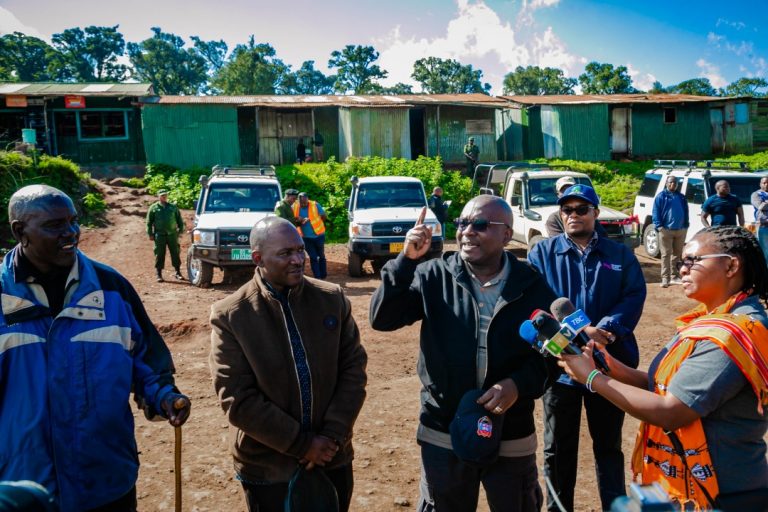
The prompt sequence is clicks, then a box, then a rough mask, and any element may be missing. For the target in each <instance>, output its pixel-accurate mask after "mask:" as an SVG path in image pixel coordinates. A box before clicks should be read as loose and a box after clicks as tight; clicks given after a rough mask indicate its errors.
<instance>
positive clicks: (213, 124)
mask: <svg viewBox="0 0 768 512" xmlns="http://www.w3.org/2000/svg"><path fill="white" fill-rule="evenodd" d="M141 117H142V124H143V129H144V147H145V148H146V153H147V162H148V163H164V164H169V165H173V166H176V167H179V168H182V169H184V168H189V167H193V166H198V167H210V166H213V165H216V164H225V165H226V164H229V165H234V164H239V163H240V146H239V137H238V132H237V108H236V107H235V106H233V105H199V106H198V105H173V106H168V105H163V106H156V105H147V104H145V105H144V107H143V109H142V116H141Z"/></svg>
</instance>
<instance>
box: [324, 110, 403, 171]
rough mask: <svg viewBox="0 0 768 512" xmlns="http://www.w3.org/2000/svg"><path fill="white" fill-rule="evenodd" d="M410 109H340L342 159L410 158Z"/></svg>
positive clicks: (340, 150) (340, 149) (340, 153)
mask: <svg viewBox="0 0 768 512" xmlns="http://www.w3.org/2000/svg"><path fill="white" fill-rule="evenodd" d="M410 136H411V135H410V121H409V117H408V109H407V108H392V109H385V108H370V109H369V108H345V107H342V108H340V109H339V144H340V146H341V147H340V148H339V157H340V159H342V160H343V159H346V158H347V157H349V156H383V157H385V158H410V156H411V139H410Z"/></svg>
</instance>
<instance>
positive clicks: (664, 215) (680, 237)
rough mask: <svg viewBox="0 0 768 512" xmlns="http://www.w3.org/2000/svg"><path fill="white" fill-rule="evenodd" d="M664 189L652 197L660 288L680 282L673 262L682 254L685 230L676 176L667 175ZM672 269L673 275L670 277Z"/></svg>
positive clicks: (684, 203)
mask: <svg viewBox="0 0 768 512" xmlns="http://www.w3.org/2000/svg"><path fill="white" fill-rule="evenodd" d="M665 185H666V186H665V187H664V190H662V191H661V192H659V193H658V195H656V199H654V200H653V225H654V226H655V227H656V232H657V233H658V235H659V236H658V240H659V248H660V249H661V287H662V288H667V287H668V286H669V285H670V283H671V284H680V283H681V281H680V276H679V275H677V271H676V270H673V269H677V266H676V265H677V262H678V261H680V257H681V256H682V254H683V246H684V245H685V236H686V234H687V233H688V226H689V222H688V201H687V200H686V199H685V196H684V195H683V194H681V193H680V191H679V190H678V183H677V178H675V177H674V176H669V177H667V181H666V184H665ZM672 272H675V273H676V275H675V276H674V277H672Z"/></svg>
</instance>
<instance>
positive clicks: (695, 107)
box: [632, 103, 712, 158]
mask: <svg viewBox="0 0 768 512" xmlns="http://www.w3.org/2000/svg"><path fill="white" fill-rule="evenodd" d="M664 108H675V109H676V117H677V121H676V122H674V123H665V122H664V110H663V109H664ZM710 132H711V128H710V121H709V105H708V104H706V103H683V104H655V105H654V104H634V105H633V106H632V156H634V157H646V156H647V157H657V158H660V157H675V156H679V157H698V158H701V157H705V156H708V155H710V154H711V153H712V148H711V144H710Z"/></svg>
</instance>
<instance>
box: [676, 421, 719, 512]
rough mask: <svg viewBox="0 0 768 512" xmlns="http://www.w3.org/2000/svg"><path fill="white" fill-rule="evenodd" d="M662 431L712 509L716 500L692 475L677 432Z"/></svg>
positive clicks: (716, 506) (714, 507)
mask: <svg viewBox="0 0 768 512" xmlns="http://www.w3.org/2000/svg"><path fill="white" fill-rule="evenodd" d="M664 433H665V434H667V437H669V440H670V441H672V446H673V447H674V449H675V452H676V453H677V454H678V455H679V456H680V460H681V461H682V462H683V467H685V471H686V473H687V474H690V475H691V478H692V479H693V481H694V482H696V485H698V486H699V489H701V492H702V493H704V497H705V498H707V501H708V502H709V504H710V505H711V506H712V508H713V509H716V508H718V505H717V500H715V499H714V498H712V495H711V494H709V492H708V491H707V490H706V489H705V488H704V486H703V485H701V482H699V479H698V478H696V477H695V476H694V475H693V473H691V468H690V467H688V459H687V457H686V456H685V448H683V443H681V442H680V438H679V437H677V434H675V433H674V432H671V431H668V430H665V431H664ZM686 476H687V475H686Z"/></svg>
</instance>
